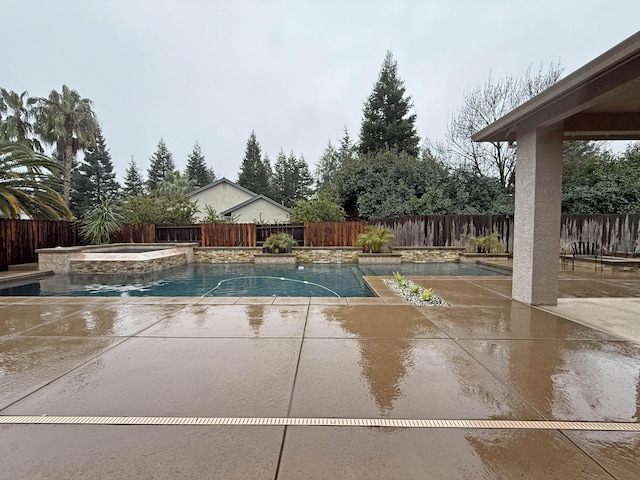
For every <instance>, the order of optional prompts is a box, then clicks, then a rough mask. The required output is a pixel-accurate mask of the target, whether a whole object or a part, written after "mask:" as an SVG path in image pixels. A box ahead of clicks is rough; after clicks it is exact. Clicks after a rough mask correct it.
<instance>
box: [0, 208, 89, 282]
mask: <svg viewBox="0 0 640 480" xmlns="http://www.w3.org/2000/svg"><path fill="white" fill-rule="evenodd" d="M78 243H79V235H78V225H77V224H76V223H74V222H69V221H52V220H12V219H6V218H0V271H4V270H7V268H8V266H9V265H17V264H20V263H31V262H35V261H37V259H38V258H37V254H36V249H38V248H47V247H58V246H60V247H69V246H72V245H78Z"/></svg>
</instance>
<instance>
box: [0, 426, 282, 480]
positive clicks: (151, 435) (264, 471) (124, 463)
mask: <svg viewBox="0 0 640 480" xmlns="http://www.w3.org/2000/svg"><path fill="white" fill-rule="evenodd" d="M282 434H283V427H247V426H245V427H242V428H238V427H227V426H215V427H195V428H194V427H184V426H167V427H162V428H158V427H153V426H122V425H112V426H83V427H80V428H79V427H77V426H69V425H55V426H51V425H27V426H23V425H19V426H18V425H11V426H6V425H5V426H0V452H2V453H8V452H11V454H10V455H3V456H2V457H3V458H2V467H1V468H0V478H3V479H15V480H18V479H20V480H22V479H24V480H37V479H70V478H83V479H85V478H95V479H121V478H122V479H124V478H127V479H128V478H143V479H166V480H176V479H212V478H215V479H217V478H219V479H230V480H241V479H248V480H251V479H266V478H274V475H275V471H276V466H277V463H278V455H279V452H280V443H281V442H282Z"/></svg>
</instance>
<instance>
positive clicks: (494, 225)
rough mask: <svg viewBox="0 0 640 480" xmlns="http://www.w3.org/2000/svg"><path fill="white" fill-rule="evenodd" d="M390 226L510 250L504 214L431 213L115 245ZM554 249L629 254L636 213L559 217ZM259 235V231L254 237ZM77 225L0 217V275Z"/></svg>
mask: <svg viewBox="0 0 640 480" xmlns="http://www.w3.org/2000/svg"><path fill="white" fill-rule="evenodd" d="M369 224H374V225H377V226H385V227H388V228H390V229H391V230H392V231H393V232H394V233H395V235H396V240H395V244H396V245H397V246H465V245H466V236H467V235H475V236H482V235H489V234H491V233H496V234H498V235H499V236H500V239H501V240H502V241H503V242H504V243H505V244H506V246H507V248H508V251H512V250H513V218H512V217H508V216H502V215H429V216H416V217H397V218H387V219H383V220H376V221H373V222H338V223H329V222H328V223H305V224H304V225H258V226H256V225H254V224H246V223H245V224H203V225H187V226H160V225H157V226H154V225H123V227H122V229H121V231H120V232H118V233H116V234H114V235H112V237H111V241H112V242H113V243H121V242H122V243H129V242H135V243H152V242H198V243H199V244H200V245H201V246H203V247H239V246H246V247H254V246H257V245H261V243H259V242H263V241H264V239H266V237H267V236H269V235H270V234H272V233H276V232H280V231H286V232H287V233H291V234H292V235H293V236H294V238H296V240H297V241H298V244H299V245H305V246H315V247H329V246H335V247H344V246H352V245H353V244H354V242H355V240H356V238H357V237H358V235H359V234H360V233H362V232H363V231H364V230H365V228H366V227H367V225H369ZM560 230H561V232H560V238H559V242H558V245H549V248H554V249H555V248H558V247H565V248H566V247H568V246H569V245H570V244H571V243H572V242H575V241H580V240H581V241H585V242H595V243H597V244H598V245H600V246H606V247H607V250H608V251H610V252H621V253H629V252H630V249H633V248H634V242H636V243H637V242H638V241H639V240H640V236H639V233H640V215H639V214H634V215H563V216H562V219H561V225H560ZM258 232H259V233H258ZM80 244H81V242H80V238H79V234H78V225H77V224H76V223H74V222H69V221H49V220H10V219H1V218H0V271H3V270H7V268H8V266H9V265H16V264H20V263H30V262H35V261H36V260H37V255H36V253H35V250H36V249H38V248H47V247H57V246H65V247H66V246H72V245H80Z"/></svg>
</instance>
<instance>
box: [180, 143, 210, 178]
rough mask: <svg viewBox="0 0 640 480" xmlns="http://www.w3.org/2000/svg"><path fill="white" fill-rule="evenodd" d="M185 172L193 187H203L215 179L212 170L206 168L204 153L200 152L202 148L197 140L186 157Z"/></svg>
mask: <svg viewBox="0 0 640 480" xmlns="http://www.w3.org/2000/svg"><path fill="white" fill-rule="evenodd" d="M185 173H186V174H187V177H188V178H189V180H191V183H192V184H193V187H194V188H199V187H204V186H205V185H208V184H210V183H211V182H213V181H214V180H215V179H216V175H215V173H213V170H212V169H210V168H207V164H206V162H205V160H204V155H203V154H202V148H201V147H200V144H199V143H198V142H196V144H195V145H194V146H193V151H192V152H191V153H190V154H189V156H188V157H187V169H186V172H185Z"/></svg>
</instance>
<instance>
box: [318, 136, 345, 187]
mask: <svg viewBox="0 0 640 480" xmlns="http://www.w3.org/2000/svg"><path fill="white" fill-rule="evenodd" d="M338 168H340V154H339V152H338V151H337V150H336V149H335V148H334V146H333V145H332V144H331V141H329V143H327V146H326V147H325V149H324V151H323V152H322V155H320V159H319V160H318V163H316V170H315V172H314V177H315V180H316V186H317V189H318V190H319V191H325V190H330V189H331V186H332V184H333V177H334V175H335V174H336V172H337V171H338Z"/></svg>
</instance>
